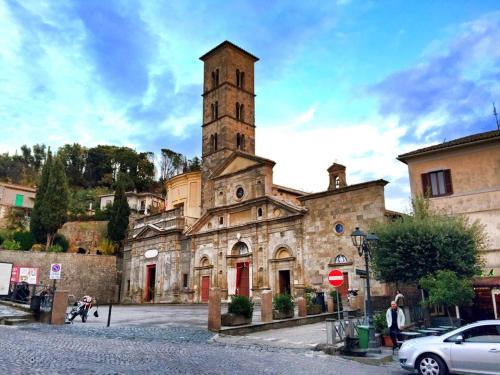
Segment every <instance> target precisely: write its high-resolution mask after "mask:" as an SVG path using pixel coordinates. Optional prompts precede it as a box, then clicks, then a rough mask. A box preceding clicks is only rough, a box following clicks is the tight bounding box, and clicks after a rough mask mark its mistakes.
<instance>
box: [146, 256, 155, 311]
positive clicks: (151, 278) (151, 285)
mask: <svg viewBox="0 0 500 375" xmlns="http://www.w3.org/2000/svg"><path fill="white" fill-rule="evenodd" d="M155 283H156V265H155V264H148V265H147V266H146V302H151V301H153V299H154V296H155Z"/></svg>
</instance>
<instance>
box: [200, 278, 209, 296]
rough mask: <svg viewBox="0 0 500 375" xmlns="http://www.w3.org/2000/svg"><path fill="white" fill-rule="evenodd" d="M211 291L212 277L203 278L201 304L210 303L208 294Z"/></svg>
mask: <svg viewBox="0 0 500 375" xmlns="http://www.w3.org/2000/svg"><path fill="white" fill-rule="evenodd" d="M209 291H210V276H202V278H201V302H208V292H209Z"/></svg>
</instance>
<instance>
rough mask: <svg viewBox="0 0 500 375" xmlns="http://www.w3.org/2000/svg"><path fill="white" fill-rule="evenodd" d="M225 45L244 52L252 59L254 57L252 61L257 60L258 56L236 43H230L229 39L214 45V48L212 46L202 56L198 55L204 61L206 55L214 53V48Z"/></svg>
mask: <svg viewBox="0 0 500 375" xmlns="http://www.w3.org/2000/svg"><path fill="white" fill-rule="evenodd" d="M225 46H228V47H232V48H234V49H236V50H238V51H240V52H242V53H244V54H245V55H247V56H250V57H251V58H252V59H254V61H259V58H258V57H256V56H254V55H252V54H251V53H250V52H247V51H245V50H244V49H243V48H241V47H238V46H237V45H236V44H234V43H231V42H230V41H228V40H225V41H223V42H222V43H221V44H219V45H217V46H215V47H214V48H212V49H211V50H210V51H208V52H207V53H205V54H204V55H203V56H201V57H200V60H202V61H204V60H205V59H206V58H207V57H208V56H210V55H211V54H212V53H214V52H215V51H216V50H218V49H219V48H222V47H225Z"/></svg>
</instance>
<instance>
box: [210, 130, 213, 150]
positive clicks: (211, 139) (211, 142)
mask: <svg viewBox="0 0 500 375" xmlns="http://www.w3.org/2000/svg"><path fill="white" fill-rule="evenodd" d="M210 147H211V148H212V150H213V149H214V135H213V134H212V135H210Z"/></svg>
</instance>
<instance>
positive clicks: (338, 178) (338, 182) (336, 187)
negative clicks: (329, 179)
mask: <svg viewBox="0 0 500 375" xmlns="http://www.w3.org/2000/svg"><path fill="white" fill-rule="evenodd" d="M339 187H340V177H339V176H335V189H338V188H339Z"/></svg>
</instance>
